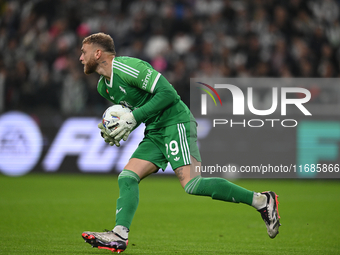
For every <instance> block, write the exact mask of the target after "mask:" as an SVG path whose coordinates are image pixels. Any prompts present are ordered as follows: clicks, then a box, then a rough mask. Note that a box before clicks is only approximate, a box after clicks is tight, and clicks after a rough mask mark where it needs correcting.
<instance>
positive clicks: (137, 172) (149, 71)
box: [80, 33, 280, 252]
mask: <svg viewBox="0 0 340 255" xmlns="http://www.w3.org/2000/svg"><path fill="white" fill-rule="evenodd" d="M80 61H81V63H82V64H83V65H84V73H85V74H91V73H94V72H96V73H98V74H99V75H100V78H99V81H98V86H97V89H98V92H99V93H100V94H101V95H102V96H103V97H105V98H106V99H108V100H109V101H111V102H112V103H114V104H123V105H125V106H127V107H129V108H130V109H131V110H132V113H124V114H122V115H121V116H118V117H119V118H120V120H119V125H118V127H117V128H116V129H115V130H114V131H113V132H111V133H107V131H106V130H105V129H104V127H103V126H102V124H99V125H98V127H99V128H100V129H101V134H102V136H103V137H104V139H105V142H107V143H110V145H114V144H115V145H117V146H119V141H120V140H121V139H123V140H126V139H127V138H128V135H129V134H130V132H131V131H133V129H134V128H136V127H137V126H138V125H139V124H140V123H142V122H144V123H145V126H146V128H145V136H144V138H143V140H142V141H141V142H140V144H139V146H138V148H137V149H136V151H135V152H134V153H133V155H132V156H131V158H130V160H129V161H128V162H127V164H126V166H125V168H124V170H123V171H122V172H121V173H120V174H119V176H118V184H119V198H118V200H117V205H116V206H117V207H116V208H117V210H116V224H115V227H114V229H113V230H112V231H107V232H83V233H82V237H83V238H84V239H85V241H86V242H88V243H90V244H91V245H92V246H94V247H98V248H100V249H108V250H111V251H114V252H122V251H124V250H125V249H126V247H127V244H128V234H129V229H130V225H131V222H132V219H133V217H134V214H135V212H136V210H137V206H138V202H139V188H138V184H139V182H140V181H141V180H142V179H143V178H145V177H147V176H148V175H150V174H152V173H155V172H157V171H158V170H159V169H160V168H161V169H163V170H164V169H165V168H166V166H167V164H168V163H170V165H171V167H172V169H174V171H175V174H176V176H177V177H178V179H179V182H180V183H181V185H182V187H183V188H184V190H185V192H187V193H188V194H192V195H200V196H210V197H212V198H213V199H217V200H223V201H226V202H234V203H244V204H247V205H250V206H252V207H254V208H256V209H257V210H258V211H259V212H260V213H261V216H262V218H263V220H264V222H265V224H266V227H267V232H268V235H269V236H270V237H271V238H274V237H275V236H276V235H277V234H278V229H279V226H280V223H279V215H278V209H277V206H278V201H277V195H276V194H275V193H274V192H271V191H270V192H262V193H256V192H253V191H249V190H247V189H244V188H242V187H239V186H237V185H235V184H233V183H231V182H229V181H227V180H225V179H223V178H202V177H201V176H200V173H199V172H195V170H194V169H196V166H200V164H201V157H200V153H199V150H198V147H197V133H196V132H197V130H196V122H195V119H194V117H193V115H192V114H191V112H190V110H189V109H188V107H187V106H186V105H185V104H184V103H183V102H182V101H181V99H180V97H179V95H178V94H177V92H176V90H175V89H174V88H173V87H172V85H171V84H170V83H169V82H168V81H167V80H166V79H165V78H164V76H163V75H161V74H160V73H159V72H157V71H156V70H155V69H153V67H152V66H151V65H150V64H149V63H147V62H145V61H142V60H140V59H136V58H130V57H117V56H116V51H115V47H114V42H113V40H112V38H111V37H110V36H109V35H106V34H104V33H97V34H92V35H90V36H88V37H86V38H85V39H84V40H83V44H82V48H81V56H80ZM111 114H112V115H115V116H117V115H119V114H120V113H117V112H112V113H111Z"/></svg>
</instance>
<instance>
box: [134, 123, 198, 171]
mask: <svg viewBox="0 0 340 255" xmlns="http://www.w3.org/2000/svg"><path fill="white" fill-rule="evenodd" d="M190 155H191V156H193V157H194V158H195V159H196V160H197V161H199V162H200V161H201V155H200V152H199V150H198V146H197V124H196V122H194V121H191V122H185V123H179V124H175V125H171V126H167V127H163V128H160V129H150V130H147V131H146V132H145V136H144V139H143V140H142V141H141V142H140V144H139V145H138V148H137V149H136V151H135V152H134V153H133V154H132V156H131V158H138V159H143V160H147V161H149V162H152V163H153V164H155V165H156V166H157V167H159V168H161V169H163V171H164V170H165V168H166V167H167V164H168V162H169V163H170V165H171V167H172V169H173V170H175V169H176V168H178V167H181V166H185V165H189V164H191V160H190Z"/></svg>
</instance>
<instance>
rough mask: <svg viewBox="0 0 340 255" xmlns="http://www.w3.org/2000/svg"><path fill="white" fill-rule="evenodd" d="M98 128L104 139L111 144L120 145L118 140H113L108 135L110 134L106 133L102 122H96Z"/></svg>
mask: <svg viewBox="0 0 340 255" xmlns="http://www.w3.org/2000/svg"><path fill="white" fill-rule="evenodd" d="M98 128H99V129H100V134H101V136H102V137H103V138H104V141H105V142H106V143H108V144H110V145H111V146H113V145H116V146H117V147H119V146H120V144H119V141H117V140H115V139H114V138H112V137H111V136H110V134H108V133H107V131H106V129H105V128H104V126H103V123H99V124H98Z"/></svg>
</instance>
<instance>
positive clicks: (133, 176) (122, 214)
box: [82, 158, 158, 253]
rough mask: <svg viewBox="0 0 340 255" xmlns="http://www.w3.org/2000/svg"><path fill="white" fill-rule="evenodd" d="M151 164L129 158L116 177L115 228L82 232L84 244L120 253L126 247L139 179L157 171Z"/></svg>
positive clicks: (137, 193)
mask: <svg viewBox="0 0 340 255" xmlns="http://www.w3.org/2000/svg"><path fill="white" fill-rule="evenodd" d="M157 170H158V167H156V166H155V165H154V164H153V163H151V162H149V161H146V160H142V159H137V158H131V159H130V160H129V162H128V164H127V165H126V166H125V167H124V170H123V171H122V172H121V173H120V174H119V176H118V185H119V198H118V200H117V207H116V208H117V209H116V226H115V227H114V229H113V230H112V231H105V232H89V231H86V232H83V234H82V236H83V238H84V239H85V242H88V243H90V244H91V245H92V246H93V247H98V248H99V249H108V250H111V251H113V252H118V253H120V252H122V251H124V250H125V249H126V247H127V245H128V234H129V228H130V225H131V222H132V219H133V217H134V214H135V212H136V210H137V207H138V202H139V187H138V184H139V182H140V180H141V179H143V178H145V177H146V176H148V175H150V174H152V173H153V172H155V171H157Z"/></svg>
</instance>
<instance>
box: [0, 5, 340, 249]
mask: <svg viewBox="0 0 340 255" xmlns="http://www.w3.org/2000/svg"><path fill="white" fill-rule="evenodd" d="M339 6H340V1H338V0H324V1H322V0H306V1H302V0H287V1H274V0H254V1H246V0H239V1H237V0H223V1H222V0H213V1H210V0H187V1H185V0H182V1H181V0H179V1H160V0H159V1H150V0H135V1H131V0H115V1H90V0H72V1H71V0H69V1H67V0H51V1H47V0H46V1H44V0H32V1H26V0H23V1H21V0H13V1H6V0H5V1H0V233H1V236H2V244H1V247H0V254H11V255H13V254H34V255H36V254H104V253H105V251H102V250H97V249H90V247H89V246H87V245H85V244H84V243H83V240H82V239H81V236H80V234H81V233H82V231H84V230H93V231H102V230H103V229H105V228H111V227H113V225H112V224H113V222H114V212H115V199H116V197H118V192H119V191H118V186H117V184H116V183H117V173H119V172H120V171H121V169H122V168H123V167H124V164H125V162H126V160H127V159H128V158H129V155H130V154H131V152H132V151H133V148H134V147H136V146H137V145H138V142H139V140H140V139H141V137H142V135H143V127H141V128H139V129H137V130H135V131H134V132H133V133H132V134H131V135H130V137H129V140H128V141H127V142H126V143H124V144H123V145H122V146H121V147H120V148H119V149H118V148H116V147H110V146H107V145H106V144H105V143H104V142H103V141H102V138H101V137H100V136H99V132H98V129H97V123H98V122H99V120H100V118H101V115H102V113H103V111H104V109H106V108H107V107H108V106H109V104H108V102H107V101H105V100H104V99H103V98H101V97H100V96H99V94H98V93H97V91H96V84H97V80H98V77H97V75H96V74H93V75H89V76H86V75H84V74H83V66H82V65H81V63H80V62H79V57H80V47H81V41H82V39H83V38H84V37H85V36H87V35H89V34H91V33H95V32H98V31H103V32H105V33H108V34H110V35H111V36H112V37H113V39H114V40H115V44H116V48H117V52H118V54H119V55H128V56H133V57H138V58H142V59H144V60H147V61H149V62H150V63H151V64H152V65H153V66H154V67H155V68H156V69H157V70H159V71H160V72H161V73H162V74H164V76H165V77H166V78H167V79H169V81H170V82H171V83H172V84H173V86H174V87H175V88H176V90H177V91H178V93H179V94H180V95H181V97H182V99H183V101H184V102H185V103H186V104H188V105H190V103H191V102H190V95H191V94H192V93H191V92H190V88H191V87H192V84H190V78H195V79H198V80H199V81H204V80H205V79H210V78H221V77H230V78H236V79H237V78H242V77H250V78H254V79H257V78H268V77H269V78H273V79H279V78H281V77H290V78H294V79H300V78H307V79H312V80H313V81H314V79H315V80H316V78H318V81H320V80H319V79H322V82H320V83H318V82H313V83H309V82H308V86H307V85H306V88H308V89H309V90H310V92H311V93H312V99H311V100H310V102H308V104H306V108H307V109H309V110H310V111H311V112H312V114H313V116H303V115H301V114H300V115H299V114H295V113H291V114H292V115H289V118H294V119H297V120H298V121H299V127H298V128H292V129H287V130H285V129H283V128H280V127H278V128H274V129H271V128H267V127H264V128H261V129H248V128H242V127H240V126H238V127H235V128H232V129H230V128H227V127H223V128H220V129H219V130H212V129H211V126H210V128H209V124H207V123H209V121H211V119H209V118H214V116H213V115H209V118H208V119H205V118H202V117H199V118H198V119H199V122H200V126H199V128H200V131H199V143H200V148H201V152H202V157H203V160H204V162H208V163H206V164H212V165H213V164H216V163H217V162H218V163H219V164H229V163H231V164H239V165H241V164H243V165H251V164H257V165H258V164H260V163H261V164H262V163H263V164H268V163H270V164H272V165H280V164H292V163H293V164H298V162H301V159H300V158H299V155H300V154H299V153H301V152H305V151H304V149H303V146H302V147H301V146H299V144H300V145H301V141H306V139H307V141H308V139H310V138H312V141H313V142H314V143H313V144H312V145H313V146H309V151H307V152H306V153H307V154H306V155H307V156H308V159H309V158H311V159H313V160H314V161H313V162H317V163H326V164H333V165H334V164H338V163H340V152H339V146H340V118H339V114H340V111H339V108H340V107H339V104H340V100H339V97H340V91H339V82H337V80H335V82H334V80H333V79H338V78H339V75H340V69H339V66H340V47H339V46H340V25H339V22H340V7H339ZM329 78H331V79H332V80H331V82H330V83H329V82H327V80H326V79H329ZM328 81H329V80H328ZM268 89H270V87H261V88H259V90H256V89H255V88H254V91H257V92H260V96H259V97H258V99H257V100H258V103H259V104H262V103H264V102H265V101H266V97H267V96H268ZM197 91H198V90H196V92H197ZM269 95H270V94H269ZM196 99H197V98H196ZM225 99H226V101H224V103H230V101H228V100H229V99H230V95H229V97H228V96H226V97H225ZM210 103H211V102H210ZM215 109H217V108H214V110H215ZM265 109H267V108H265ZM193 110H197V109H193ZM229 113H230V112H228V114H229ZM276 117H278V116H277V115H273V118H276ZM226 118H229V117H228V116H227V117H226ZM230 118H231V117H230ZM245 118H254V117H252V116H250V115H246V116H245ZM287 118H288V117H287ZM202 127H203V128H202ZM226 130H227V131H228V132H225V131H226ZM311 130H317V131H316V132H314V133H313V132H312V131H311ZM220 137H225V139H227V141H228V144H226V143H224V140H223V139H219V138H220ZM303 139H305V140H303ZM209 160H210V162H209ZM218 160H222V161H218ZM80 173H83V174H80ZM85 173H91V174H85ZM103 173H106V174H103ZM168 173H171V170H169V171H168ZM21 175H23V176H21ZM12 176H17V177H12ZM223 177H227V178H228V179H229V178H234V179H233V182H235V183H236V184H238V185H240V186H243V187H246V188H248V189H250V190H256V191H262V190H268V189H271V190H274V191H275V192H277V193H278V194H279V195H280V207H279V209H280V215H281V216H282V218H281V223H282V226H281V228H280V234H279V235H278V237H277V238H275V239H274V240H271V239H270V238H268V236H267V234H266V231H265V226H264V224H263V222H262V220H261V218H260V217H259V215H258V214H257V213H254V212H253V211H252V210H250V209H249V207H247V206H243V205H237V204H233V203H219V202H216V201H213V200H211V199H209V198H201V197H195V196H188V195H187V194H186V193H185V192H184V191H183V190H182V189H181V188H180V185H179V183H178V181H177V179H176V177H174V176H170V175H162V174H156V175H154V176H151V177H149V178H147V179H145V180H143V181H142V182H141V184H140V205H139V208H138V211H137V213H136V216H135V218H134V222H133V225H132V229H131V232H130V235H129V241H130V244H129V247H128V249H127V250H126V251H125V252H124V253H125V254H174V253H176V254H190V255H191V254H254V255H260V254H261V255H262V254H282V255H283V254H299V255H301V254H308V255H310V254H318V255H319V254H339V252H340V246H339V228H340V221H339V213H338V212H339V210H340V201H339V199H340V197H339V193H340V186H339V182H338V180H339V179H338V178H339V173H335V172H333V173H332V174H331V175H324V174H315V173H313V174H311V175H307V176H306V175H298V174H291V175H283V176H282V175H279V174H274V175H266V176H258V175H257V176H254V175H253V176H252V175H249V174H247V175H244V176H242V175H236V176H235V175H233V176H223ZM238 177H241V178H239V179H237V178H238ZM242 177H245V178H242ZM253 177H254V178H257V179H256V180H254V179H253ZM268 177H270V179H263V178H268ZM281 177H283V178H281ZM297 177H298V178H297ZM304 177H317V179H314V178H313V179H312V178H306V179H305V178H304ZM235 178H236V179H235ZM247 178H249V179H247ZM271 178H275V179H271ZM287 178H288V179H287ZM323 178H327V180H325V179H323ZM330 179H333V180H330ZM160 196H161V198H160ZM207 237H209V240H208V241H207Z"/></svg>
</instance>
